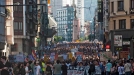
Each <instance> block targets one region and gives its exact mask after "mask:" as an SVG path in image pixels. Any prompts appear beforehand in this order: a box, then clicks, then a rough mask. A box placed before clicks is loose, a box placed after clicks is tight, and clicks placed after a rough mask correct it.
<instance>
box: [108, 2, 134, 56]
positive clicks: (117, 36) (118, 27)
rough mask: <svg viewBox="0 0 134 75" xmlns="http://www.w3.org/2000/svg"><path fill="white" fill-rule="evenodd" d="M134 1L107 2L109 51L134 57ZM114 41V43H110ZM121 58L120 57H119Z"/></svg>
mask: <svg viewBox="0 0 134 75" xmlns="http://www.w3.org/2000/svg"><path fill="white" fill-rule="evenodd" d="M133 3H134V0H117V1H115V0H109V5H110V6H109V7H110V8H109V9H110V10H109V14H110V15H109V30H110V32H109V34H110V35H109V40H111V51H113V52H118V51H120V52H119V53H120V55H123V54H121V53H124V52H125V53H126V55H125V56H128V55H130V56H131V57H132V58H133V57H134V54H133V53H134V52H133V49H134V46H133V45H134V43H133V33H134V30H133V28H134V15H133V14H134V11H133V10H134V4H133ZM112 40H114V41H112ZM120 57H122V56H120Z"/></svg>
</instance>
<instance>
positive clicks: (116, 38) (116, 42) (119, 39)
mask: <svg viewBox="0 0 134 75" xmlns="http://www.w3.org/2000/svg"><path fill="white" fill-rule="evenodd" d="M114 46H122V35H114Z"/></svg>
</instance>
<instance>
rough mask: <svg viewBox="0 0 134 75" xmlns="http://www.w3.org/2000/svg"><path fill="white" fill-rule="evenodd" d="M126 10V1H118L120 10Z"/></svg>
mask: <svg viewBox="0 0 134 75" xmlns="http://www.w3.org/2000/svg"><path fill="white" fill-rule="evenodd" d="M123 10H124V1H118V11H123Z"/></svg>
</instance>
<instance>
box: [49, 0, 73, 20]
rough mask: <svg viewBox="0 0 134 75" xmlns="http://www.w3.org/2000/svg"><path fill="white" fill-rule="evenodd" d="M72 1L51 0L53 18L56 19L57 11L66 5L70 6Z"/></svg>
mask: <svg viewBox="0 0 134 75" xmlns="http://www.w3.org/2000/svg"><path fill="white" fill-rule="evenodd" d="M71 1H72V0H51V4H50V6H51V7H52V14H53V17H54V18H56V13H57V9H61V8H62V7H64V6H66V5H69V6H70V5H71V3H72V2H71Z"/></svg>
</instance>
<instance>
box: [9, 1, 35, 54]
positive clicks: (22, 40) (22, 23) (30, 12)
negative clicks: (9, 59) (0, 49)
mask: <svg viewBox="0 0 134 75" xmlns="http://www.w3.org/2000/svg"><path fill="white" fill-rule="evenodd" d="M13 3H19V4H20V5H24V6H13V11H14V13H13V14H14V15H13V17H14V21H13V22H14V39H15V41H14V45H12V46H11V51H12V52H11V53H12V54H18V53H24V54H25V55H27V54H29V53H31V51H32V49H33V48H35V46H34V37H35V36H36V31H37V5H36V4H37V2H36V0H34V1H32V0H13ZM29 4H33V6H32V5H31V6H30V5H29ZM34 4H35V5H34ZM26 5H28V6H26Z"/></svg>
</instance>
